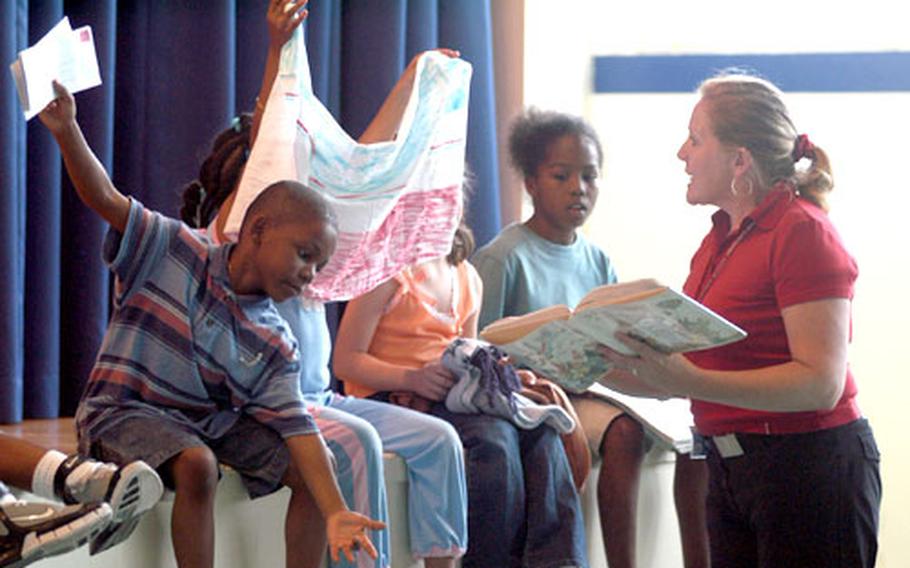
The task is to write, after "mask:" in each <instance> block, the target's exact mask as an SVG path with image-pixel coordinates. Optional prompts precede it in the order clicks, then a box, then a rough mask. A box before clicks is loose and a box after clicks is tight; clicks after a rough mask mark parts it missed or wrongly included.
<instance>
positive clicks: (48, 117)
mask: <svg viewBox="0 0 910 568" xmlns="http://www.w3.org/2000/svg"><path fill="white" fill-rule="evenodd" d="M53 86H54V94H56V95H57V98H56V99H54V100H52V101H51V102H49V103H48V104H47V106H46V107H44V110H42V111H41V112H40V113H38V118H39V119H41V122H43V123H44V126H46V127H47V129H48V130H50V131H51V132H52V133H56V132H60V131H61V130H63V129H64V128H66V127H67V126H68V125H70V124H72V123H73V122H75V121H76V100H75V99H74V98H73V95H71V94H70V92H69V91H67V90H66V87H64V86H63V85H61V84H60V83H58V82H57V81H54V82H53Z"/></svg>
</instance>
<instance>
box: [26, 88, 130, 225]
mask: <svg viewBox="0 0 910 568" xmlns="http://www.w3.org/2000/svg"><path fill="white" fill-rule="evenodd" d="M54 93H55V94H56V95H57V98H56V99H54V100H53V101H51V103H50V104H48V105H47V106H46V107H45V108H44V110H43V111H41V113H40V114H38V118H40V119H41V122H43V123H44V125H45V126H46V127H47V129H48V130H50V131H51V134H53V135H54V139H55V140H56V141H57V145H58V146H60V153H61V154H62V155H63V163H64V164H66V171H67V173H69V176H70V179H71V180H72V181H73V185H74V186H75V187H76V193H78V194H79V199H81V200H82V202H83V203H85V204H86V205H88V206H89V207H90V208H92V209H93V210H94V211H95V212H96V213H98V214H99V215H101V217H102V218H104V220H105V221H107V222H108V223H110V225H111V227H113V228H114V229H117V230H118V231H120V232H121V233H122V232H123V231H124V229H125V228H126V222H127V220H128V219H129V214H130V201H129V199H127V197H126V196H125V195H123V194H122V193H120V192H119V191H117V188H116V187H114V184H113V183H111V178H110V177H108V175H107V172H106V171H104V166H102V165H101V162H100V161H98V158H97V157H96V156H95V154H94V152H92V150H91V148H89V146H88V143H87V142H86V141H85V137H84V136H83V135H82V129H81V128H79V123H77V122H76V101H75V100H74V99H73V95H71V94H70V92H69V91H67V90H66V87H64V86H63V85H61V84H60V83H58V82H57V81H54Z"/></svg>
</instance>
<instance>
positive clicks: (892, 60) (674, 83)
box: [594, 52, 910, 93]
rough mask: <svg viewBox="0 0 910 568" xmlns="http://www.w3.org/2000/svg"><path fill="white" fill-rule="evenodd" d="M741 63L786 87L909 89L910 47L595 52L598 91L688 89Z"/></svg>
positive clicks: (812, 89) (788, 89)
mask: <svg viewBox="0 0 910 568" xmlns="http://www.w3.org/2000/svg"><path fill="white" fill-rule="evenodd" d="M729 67H737V68H740V69H745V70H748V71H749V72H751V73H752V74H757V75H760V76H762V77H764V78H766V79H769V80H770V81H772V82H774V83H775V84H776V85H777V86H778V87H780V88H781V89H782V90H784V91H786V92H815V93H818V92H824V93H831V92H881V91H910V52H876V53H790V54H774V55H771V54H764V55H645V56H600V57H595V58H594V92H595V93H688V92H692V91H694V90H695V89H696V87H698V84H699V83H700V82H701V81H702V80H704V79H705V78H707V77H710V76H712V75H714V74H716V73H717V72H718V71H720V70H722V69H726V68H729Z"/></svg>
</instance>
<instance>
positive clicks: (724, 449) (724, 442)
mask: <svg viewBox="0 0 910 568" xmlns="http://www.w3.org/2000/svg"><path fill="white" fill-rule="evenodd" d="M711 440H712V441H713V442H714V447H715V448H717V453H719V454H720V456H721V457H722V458H735V457H739V456H741V455H744V454H745V453H746V452H744V451H743V447H742V446H741V445H739V440H737V439H736V434H725V435H723V436H714V437H712V438H711Z"/></svg>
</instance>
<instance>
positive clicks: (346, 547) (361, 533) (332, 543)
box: [325, 510, 385, 562]
mask: <svg viewBox="0 0 910 568" xmlns="http://www.w3.org/2000/svg"><path fill="white" fill-rule="evenodd" d="M325 528H326V536H327V537H328V540H329V554H331V555H332V561H334V562H338V561H339V560H340V556H341V555H340V553H339V551H340V552H344V556H345V558H347V559H348V562H354V552H355V551H356V550H357V549H358V548H359V549H363V550H364V551H365V552H366V553H367V554H369V555H370V558H373V559H374V560H375V559H376V557H377V556H378V553H377V552H376V547H375V546H373V543H372V542H371V541H370V537H368V536H367V532H366V531H367V530H368V529H374V530H380V529H384V528H385V523H383V522H381V521H374V520H373V519H371V518H369V517H365V516H363V515H361V514H359V513H355V512H353V511H347V510H344V511H338V512H337V513H335V514H333V515H331V516H329V518H328V519H326V523H325Z"/></svg>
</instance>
